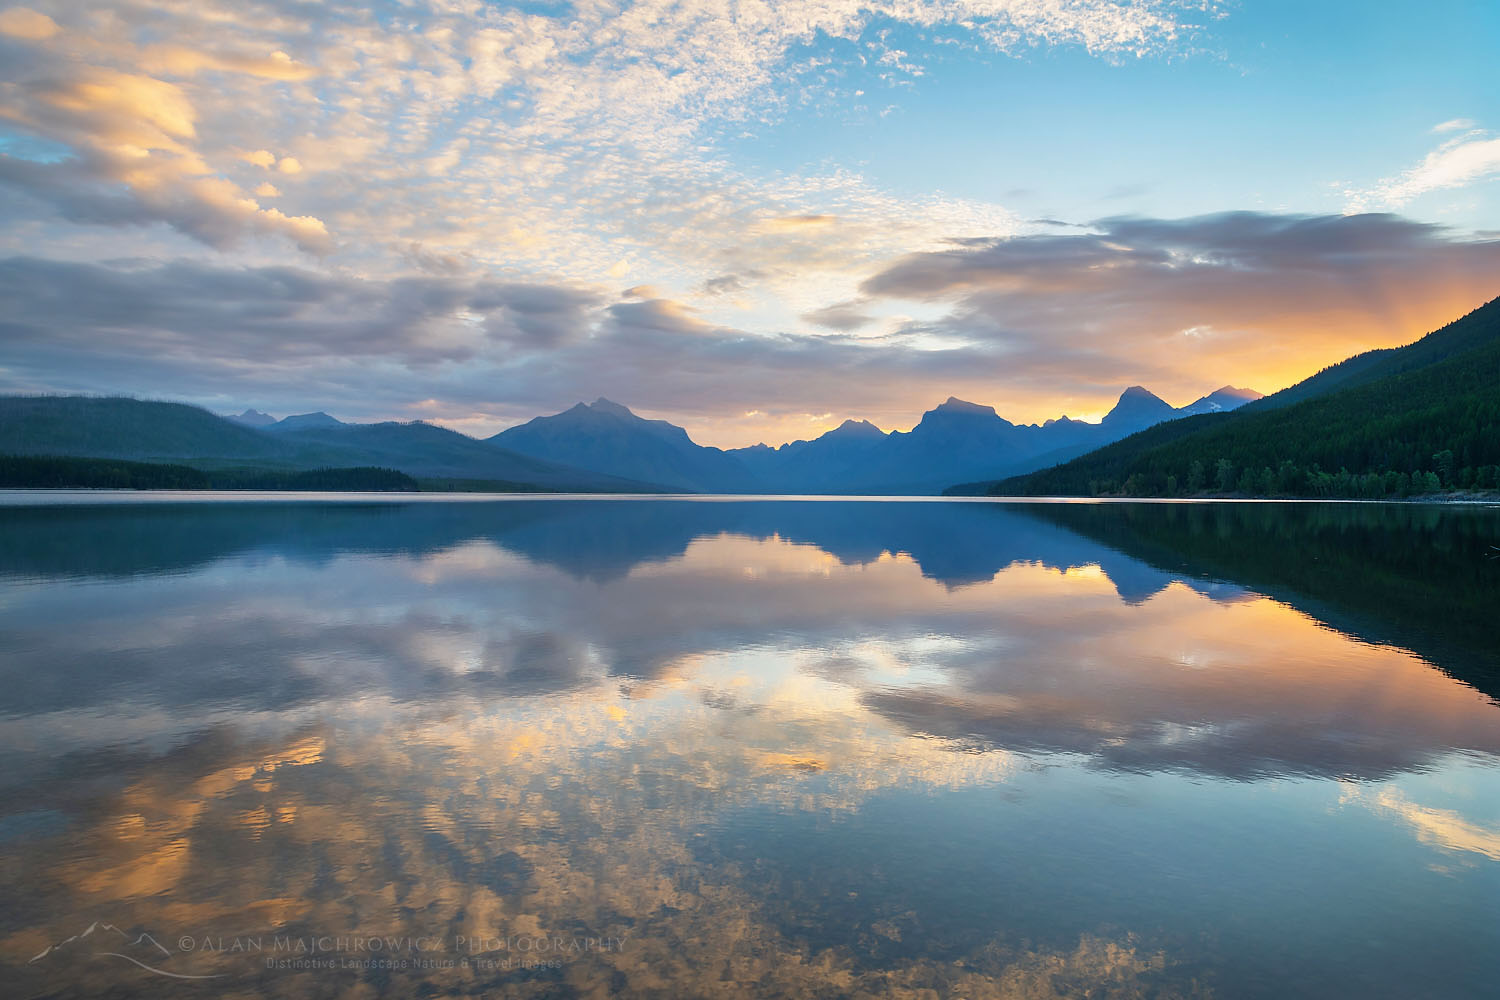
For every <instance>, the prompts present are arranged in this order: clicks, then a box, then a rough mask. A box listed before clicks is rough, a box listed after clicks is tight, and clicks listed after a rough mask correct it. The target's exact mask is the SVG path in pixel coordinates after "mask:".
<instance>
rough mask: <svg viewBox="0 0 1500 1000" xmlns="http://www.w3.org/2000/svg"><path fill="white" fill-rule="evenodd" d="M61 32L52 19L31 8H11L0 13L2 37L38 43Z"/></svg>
mask: <svg viewBox="0 0 1500 1000" xmlns="http://www.w3.org/2000/svg"><path fill="white" fill-rule="evenodd" d="M60 30H62V29H60V28H59V27H58V26H57V22H56V21H54V20H52V18H50V17H48V16H47V15H46V14H42V13H38V12H37V11H34V10H32V9H31V8H29V7H10V8H7V9H6V10H3V11H0V35H9V36H10V37H11V38H21V39H25V40H26V41H29V42H38V41H42V40H44V39H47V38H51V37H52V36H53V35H55V34H57V33H58V31H60Z"/></svg>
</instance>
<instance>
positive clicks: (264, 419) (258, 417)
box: [224, 409, 276, 427]
mask: <svg viewBox="0 0 1500 1000" xmlns="http://www.w3.org/2000/svg"><path fill="white" fill-rule="evenodd" d="M224 419H225V420H233V421H234V422H235V423H237V424H244V425H245V426H246V427H269V426H271V425H272V424H274V423H275V422H276V418H275V417H273V416H271V415H270V414H269V413H262V412H261V411H259V410H254V409H246V410H245V412H244V413H226V414H225V415H224Z"/></svg>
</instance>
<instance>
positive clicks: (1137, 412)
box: [1103, 385, 1175, 424]
mask: <svg viewBox="0 0 1500 1000" xmlns="http://www.w3.org/2000/svg"><path fill="white" fill-rule="evenodd" d="M1174 412H1175V411H1174V410H1173V409H1172V406H1171V404H1169V403H1168V402H1167V401H1166V400H1164V399H1162V398H1161V397H1160V396H1158V395H1157V394H1156V393H1154V392H1152V391H1151V390H1150V389H1147V388H1146V387H1145V386H1140V385H1133V386H1131V387H1130V388H1128V389H1126V390H1125V391H1124V392H1122V393H1120V398H1119V400H1118V401H1117V402H1116V403H1115V405H1114V408H1113V409H1111V410H1110V411H1109V412H1108V413H1106V414H1105V415H1104V420H1103V422H1104V423H1105V424H1115V423H1120V422H1126V421H1128V422H1130V423H1140V422H1142V421H1146V422H1149V423H1155V422H1156V421H1159V420H1166V419H1168V418H1169V417H1171V416H1172V414H1173V413H1174Z"/></svg>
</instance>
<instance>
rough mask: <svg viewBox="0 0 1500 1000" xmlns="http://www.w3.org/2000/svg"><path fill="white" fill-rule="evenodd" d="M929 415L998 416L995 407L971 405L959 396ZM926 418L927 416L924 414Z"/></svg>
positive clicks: (949, 399) (946, 401)
mask: <svg viewBox="0 0 1500 1000" xmlns="http://www.w3.org/2000/svg"><path fill="white" fill-rule="evenodd" d="M927 412H928V413H973V414H976V415H987V416H991V417H993V416H997V414H996V413H995V408H994V407H993V406H985V405H984V404H982V403H971V402H969V401H968V400H966V399H959V398H958V397H957V396H949V397H948V398H947V399H945V400H943V402H941V403H940V404H938V405H937V406H936V407H934V408H932V409H931V410H928V411H927ZM924 416H925V414H924Z"/></svg>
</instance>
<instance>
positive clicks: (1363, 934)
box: [0, 500, 1500, 997]
mask: <svg viewBox="0 0 1500 1000" xmlns="http://www.w3.org/2000/svg"><path fill="white" fill-rule="evenodd" d="M1497 513H1500V512H1496V511H1486V510H1468V509H1451V510H1447V509H1445V510H1437V509H1433V508H1421V507H1415V506H1380V505H1268V504H1261V505H1192V506H1187V505H1160V504H1158V505H1040V504H1024V505H1021V504H1017V505H1002V504H993V503H911V504H905V503H895V502H880V503H874V502H870V503H862V502H856V501H840V502H799V501H756V502H730V501H667V500H513V501H504V502H497V503H480V504H473V503H466V504H457V503H454V504H444V503H423V504H410V505H404V504H394V505H393V504H376V505H364V504H358V503H321V504H286V505H279V504H278V505H241V504H230V503H209V504H196V505H170V506H99V507H75V508H22V509H8V510H6V511H4V514H5V517H4V520H3V522H0V682H3V684H4V690H5V692H6V697H5V699H4V701H3V703H0V765H3V767H0V789H3V791H4V795H5V798H4V801H5V805H4V807H3V809H4V812H3V814H0V871H3V873H4V874H3V879H4V882H3V884H4V886H5V894H4V898H5V900H6V904H5V906H4V908H3V916H0V920H3V923H0V962H3V964H4V966H5V967H4V969H0V974H4V975H6V976H7V977H8V978H9V979H11V981H14V982H16V983H19V984H21V985H22V986H23V987H24V992H23V994H22V995H63V996H69V995H78V996H85V995H96V994H98V993H101V992H110V991H113V992H114V993H116V994H118V995H141V996H163V995H175V994H176V992H179V991H180V992H182V993H184V994H186V993H189V992H193V991H194V990H198V991H201V990H202V989H204V987H203V986H202V985H201V982H199V981H191V980H176V979H171V978H167V977H163V976H161V975H158V974H157V973H154V972H151V971H148V970H146V969H143V968H141V967H139V966H138V965H137V964H135V961H134V960H131V961H122V960H119V959H111V958H108V957H99V956H98V955H94V954H93V953H92V952H88V953H84V952H79V954H78V955H77V956H76V957H74V958H72V959H66V955H67V954H68V949H75V950H76V949H79V948H81V947H85V946H87V942H88V941H90V940H93V938H88V939H79V940H80V941H82V942H83V944H82V945H80V944H79V942H73V943H71V944H68V945H66V946H65V947H62V948H59V950H58V951H57V952H55V953H53V954H51V955H48V956H45V957H43V958H41V959H39V960H38V961H36V962H31V961H30V960H31V959H32V957H33V956H35V955H38V954H39V953H42V952H43V951H44V950H45V949H46V948H48V947H49V946H51V945H54V944H57V943H58V942H61V941H64V940H65V939H67V938H68V937H69V936H70V935H75V934H78V933H79V932H80V931H82V930H83V929H84V928H86V927H88V926H89V925H90V923H91V922H92V921H95V920H99V921H106V922H108V923H109V924H111V925H113V926H115V927H118V928H122V929H123V930H125V931H127V932H128V936H129V937H130V938H131V939H132V941H135V940H136V939H137V936H138V935H139V934H141V933H143V932H145V933H150V934H151V935H152V938H153V940H156V941H160V942H162V943H163V944H165V945H166V947H164V948H161V949H160V950H158V951H156V952H155V954H154V956H152V958H151V961H149V962H145V964H147V965H152V967H153V968H158V969H159V970H161V971H170V972H173V973H175V974H180V975H215V976H220V977H222V978H221V979H218V980H216V982H217V983H218V984H219V987H220V988H222V989H223V991H224V992H236V991H237V992H243V993H246V994H252V993H258V994H262V995H275V996H331V997H332V996H371V995H390V996H404V995H412V994H416V993H423V992H425V993H428V994H431V995H450V994H459V995H477V994H479V993H484V992H489V993H491V994H493V995H503V996H511V995H514V996H533V995H534V996H551V995H565V996H570V995H591V996H592V995H597V996H604V995H611V994H621V995H642V996H648V995H662V994H663V993H675V994H679V995H709V994H714V995H723V994H730V995H752V996H803V995H807V996H821V995H882V996H906V995H910V996H921V995H931V994H930V993H927V994H924V992H923V991H936V993H937V995H964V996H1000V997H1008V996H1074V995H1080V994H1084V993H1088V994H1089V995H1101V996H1116V995H1119V996H1135V995H1141V996H1146V995H1152V996H1177V995H1182V996H1188V995H1207V994H1213V993H1218V994H1222V995H1230V996H1244V995H1255V996H1262V995H1263V996H1280V995H1294V994H1306V995H1323V996H1327V995H1363V996H1371V995H1389V996H1406V995H1416V994H1421V993H1430V994H1433V995H1454V994H1461V993H1463V992H1465V991H1469V990H1471V989H1474V988H1477V987H1479V986H1481V985H1482V984H1484V983H1486V982H1491V981H1493V978H1494V976H1495V974H1496V973H1497V972H1500V968H1497V959H1496V958H1495V957H1494V956H1496V955H1500V933H1497V931H1496V929H1495V926H1494V921H1493V919H1492V916H1493V900H1494V899H1495V898H1496V896H1495V893H1496V891H1497V890H1500V874H1497V868H1500V795H1497V794H1496V793H1497V790H1500V781H1497V776H1496V770H1495V763H1496V760H1497V759H1500V707H1497V705H1496V703H1495V701H1494V699H1493V695H1494V693H1495V692H1496V691H1497V690H1500V686H1497V685H1496V682H1495V678H1496V676H1497V675H1496V672H1495V671H1496V667H1495V661H1494V659H1493V655H1492V654H1491V653H1490V651H1489V648H1488V646H1489V643H1488V636H1487V633H1484V632H1483V631H1482V630H1480V629H1478V628H1476V627H1475V624H1474V622H1473V620H1472V619H1473V616H1474V614H1475V612H1476V609H1482V608H1484V607H1491V608H1493V607H1495V606H1500V583H1497V580H1500V562H1494V561H1489V560H1486V559H1485V557H1484V554H1485V552H1486V551H1487V548H1488V546H1490V545H1493V544H1497V543H1500V516H1497ZM1403 598H1404V599H1403ZM361 935H367V936H368V935H382V936H392V937H393V938H401V937H402V936H406V937H408V938H412V939H415V938H418V937H424V938H426V939H428V940H429V942H430V941H433V940H436V941H439V942H441V945H440V947H438V948H436V949H429V952H430V953H428V954H425V955H424V956H419V957H425V958H427V959H431V960H433V961H432V962H431V964H430V965H428V966H423V967H408V968H394V969H393V968H385V967H375V966H374V965H372V964H368V963H367V964H365V965H360V964H359V962H350V963H347V964H346V965H341V966H339V967H334V968H326V967H319V968H279V967H267V963H266V961H265V959H266V957H267V956H266V954H265V953H264V952H257V953H254V954H249V953H247V952H245V951H243V950H242V951H234V950H233V949H232V948H229V947H225V948H222V949H215V948H212V947H209V948H205V947H203V946H202V944H201V941H202V940H203V939H205V938H207V939H209V940H218V939H222V940H224V941H226V942H228V943H230V944H232V943H233V942H234V941H235V940H236V939H243V940H244V941H248V940H249V939H250V938H252V937H258V938H259V939H260V943H261V945H262V947H263V948H264V949H265V950H266V951H270V950H272V948H271V941H272V940H273V938H274V937H276V936H280V937H282V938H284V939H286V940H288V941H292V940H303V939H317V938H318V937H320V936H331V937H333V938H336V939H341V940H342V939H347V940H345V943H346V944H348V943H349V942H351V941H353V940H355V939H358V938H359V937H360V936H361ZM188 937H191V938H193V939H194V947H193V948H192V949H183V948H181V947H174V945H175V944H176V943H177V942H178V941H179V939H186V938H188ZM575 939H576V940H579V941H585V942H587V941H594V942H599V941H606V942H614V944H613V945H609V946H607V947H606V946H599V945H597V944H595V945H594V946H585V947H583V948H582V950H578V951H567V952H566V953H564V952H562V951H559V952H558V953H557V954H556V955H554V956H553V958H551V959H549V960H548V961H545V962H540V963H538V962H535V961H532V962H530V963H529V965H528V963H526V962H520V961H513V962H512V964H511V965H510V966H509V967H503V966H504V963H503V962H501V961H499V959H503V958H507V957H508V958H509V959H511V960H518V959H520V958H521V957H522V954H521V952H520V951H519V948H520V942H522V941H527V942H531V944H532V945H533V946H534V945H535V942H537V941H568V942H571V941H574V940H575ZM460 940H462V941H464V942H468V950H467V951H465V950H464V949H463V948H461V947H460V946H459V944H458V942H459V941H460ZM1398 942H1399V947H1397V943H1398ZM476 943H477V944H476ZM502 944H503V945H504V947H501V945H502ZM491 946H494V947H491ZM139 947H143V948H148V947H149V946H148V945H145V944H140V945H139ZM351 947H352V945H351ZM559 947H560V946H559ZM476 949H477V950H476ZM528 953H529V952H528ZM129 954H130V955H131V956H132V959H138V958H141V957H142V956H141V955H140V954H137V953H135V952H130V953H129ZM333 954H334V957H336V958H348V959H353V958H356V957H357V958H359V959H361V960H362V959H367V958H369V955H368V954H365V953H361V954H360V955H358V956H355V955H353V954H352V953H350V954H346V953H345V952H342V951H339V950H338V949H335V950H334V952H333ZM387 957H390V956H387ZM407 957H411V956H407ZM538 957H539V956H538V955H536V954H531V958H532V959H536V958H538ZM481 960H482V961H481Z"/></svg>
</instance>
